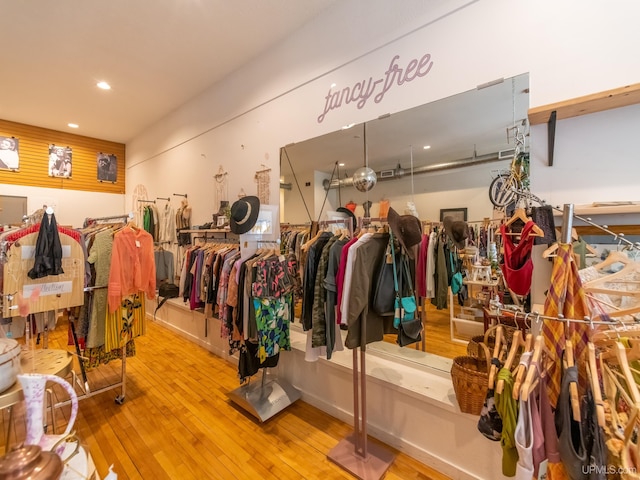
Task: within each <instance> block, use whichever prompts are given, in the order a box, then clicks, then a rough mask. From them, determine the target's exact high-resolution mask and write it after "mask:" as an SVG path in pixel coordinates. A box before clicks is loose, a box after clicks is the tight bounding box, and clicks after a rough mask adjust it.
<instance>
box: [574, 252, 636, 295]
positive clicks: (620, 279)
mask: <svg viewBox="0 0 640 480" xmlns="http://www.w3.org/2000/svg"><path fill="white" fill-rule="evenodd" d="M607 258H608V257H607ZM603 263H604V262H603ZM611 263H615V260H614V261H612V262H611ZM634 273H637V274H638V273H640V263H638V262H634V261H629V263H627V264H625V266H624V267H622V269H621V270H619V271H617V272H615V273H611V274H609V275H605V276H603V277H600V278H596V279H595V280H591V281H589V282H586V283H584V284H583V287H584V289H585V291H586V292H588V293H607V294H610V295H625V296H637V295H638V293H639V292H638V291H637V290H615V289H610V288H606V287H604V286H603V285H605V284H607V283H639V282H638V281H637V280H624V277H626V276H628V275H631V274H634ZM639 287H640V283H639ZM639 290H640V289H639Z"/></svg>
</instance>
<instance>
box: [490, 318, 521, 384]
mask: <svg viewBox="0 0 640 480" xmlns="http://www.w3.org/2000/svg"><path fill="white" fill-rule="evenodd" d="M520 347H524V340H523V339H522V332H521V331H520V330H516V331H515V332H513V338H512V340H511V348H510V349H509V354H508V355H507V359H506V360H505V362H504V365H503V367H502V368H506V369H508V370H511V367H512V365H513V361H514V360H515V359H516V355H517V354H518V350H519V349H520ZM503 390H504V380H503V379H499V380H498V383H497V385H496V393H502V391H503Z"/></svg>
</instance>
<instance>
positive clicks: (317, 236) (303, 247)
mask: <svg viewBox="0 0 640 480" xmlns="http://www.w3.org/2000/svg"><path fill="white" fill-rule="evenodd" d="M323 233H324V232H323V231H322V230H318V233H316V234H315V236H314V237H313V238H310V239H309V240H307V241H306V242H305V243H304V244H303V245H302V247H300V249H301V250H302V251H303V252H306V251H307V250H309V248H310V247H311V245H313V244H314V243H315V241H316V240H318V238H320V235H322V234H323Z"/></svg>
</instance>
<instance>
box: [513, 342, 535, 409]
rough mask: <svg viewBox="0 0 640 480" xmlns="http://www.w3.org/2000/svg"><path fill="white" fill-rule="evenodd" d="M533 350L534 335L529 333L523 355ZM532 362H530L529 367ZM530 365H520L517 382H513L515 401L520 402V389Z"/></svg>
mask: <svg viewBox="0 0 640 480" xmlns="http://www.w3.org/2000/svg"><path fill="white" fill-rule="evenodd" d="M532 349H533V334H531V333H527V336H526V339H525V341H524V350H523V353H527V352H531V350H532ZM530 364H531V361H529V365H530ZM528 368H529V366H528V365H523V364H522V363H521V364H519V365H518V368H517V369H516V376H515V381H514V382H513V392H512V398H513V399H514V400H518V398H519V397H520V388H521V386H522V382H523V381H524V379H525V374H526V373H527V369H528Z"/></svg>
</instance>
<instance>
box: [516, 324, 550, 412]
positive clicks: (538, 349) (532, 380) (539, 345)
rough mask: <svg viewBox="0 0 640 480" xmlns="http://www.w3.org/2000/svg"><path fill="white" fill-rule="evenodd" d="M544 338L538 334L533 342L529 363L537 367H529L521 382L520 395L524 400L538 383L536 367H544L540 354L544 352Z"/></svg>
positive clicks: (527, 398)
mask: <svg viewBox="0 0 640 480" xmlns="http://www.w3.org/2000/svg"><path fill="white" fill-rule="evenodd" d="M544 350H545V346H544V338H543V337H542V335H538V336H537V337H536V339H535V342H534V344H533V354H532V357H531V362H530V365H531V366H533V365H538V368H531V367H530V368H529V370H527V376H526V378H525V381H524V383H523V384H522V388H521V389H520V396H521V397H523V398H524V399H525V400H529V396H530V395H531V392H532V391H533V390H534V389H535V388H536V386H537V385H538V381H539V379H538V369H542V368H544V367H543V365H542V354H543V353H544Z"/></svg>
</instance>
